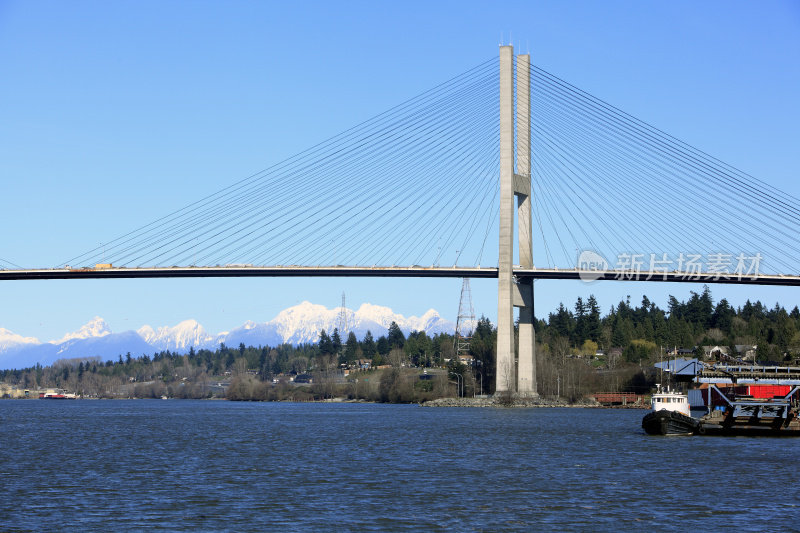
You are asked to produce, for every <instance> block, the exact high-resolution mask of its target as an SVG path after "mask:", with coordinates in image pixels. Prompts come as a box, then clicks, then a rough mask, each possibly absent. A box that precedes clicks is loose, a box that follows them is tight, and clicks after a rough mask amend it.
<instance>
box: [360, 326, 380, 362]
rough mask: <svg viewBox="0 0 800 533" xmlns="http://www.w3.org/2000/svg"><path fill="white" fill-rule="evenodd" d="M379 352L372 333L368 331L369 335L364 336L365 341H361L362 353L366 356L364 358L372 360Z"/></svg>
mask: <svg viewBox="0 0 800 533" xmlns="http://www.w3.org/2000/svg"><path fill="white" fill-rule="evenodd" d="M377 351H378V350H377V348H376V347H375V340H374V339H373V338H372V332H371V331H369V330H367V333H366V334H365V335H364V340H363V341H361V352H362V353H363V354H364V357H366V358H368V359H372V357H373V356H374V355H375V354H376V353H377Z"/></svg>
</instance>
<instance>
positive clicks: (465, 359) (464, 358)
mask: <svg viewBox="0 0 800 533" xmlns="http://www.w3.org/2000/svg"><path fill="white" fill-rule="evenodd" d="M458 362H459V363H461V364H462V365H467V366H472V365H473V364H475V358H474V357H472V356H471V355H459V356H458Z"/></svg>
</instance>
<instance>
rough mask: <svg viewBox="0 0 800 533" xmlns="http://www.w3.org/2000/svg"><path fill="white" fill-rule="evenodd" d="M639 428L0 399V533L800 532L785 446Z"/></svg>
mask: <svg viewBox="0 0 800 533" xmlns="http://www.w3.org/2000/svg"><path fill="white" fill-rule="evenodd" d="M644 414H645V411H641V410H601V409H566V408H564V409H557V408H548V409H487V408H483V409H481V408H424V407H418V406H415V405H380V404H324V403H309V404H292V403H235V402H225V401H191V400H170V401H161V400H133V401H114V400H108V401H103V400H100V401H88V400H87V401H83V400H76V401H61V402H58V401H39V400H7V401H0V502H1V503H0V530H2V531H44V530H56V529H62V530H67V531H140V530H145V529H147V530H159V531H264V530H272V531H296V530H314V531H319V530H331V531H385V530H391V531H397V530H411V531H445V530H447V531H450V530H452V531H497V530H517V531H554V530H558V531H586V530H599V531H605V530H609V531H610V530H615V531H617V530H641V531H645V530H655V529H660V530H666V531H687V530H693V529H699V528H703V529H709V528H710V529H713V530H717V529H725V530H735V531H798V528H800V469H799V468H798V459H800V439H786V438H784V439H777V438H747V437H736V438H732V437H654V436H648V435H646V434H645V433H644V432H643V431H642V430H641V427H640V424H641V418H642V416H643V415H644Z"/></svg>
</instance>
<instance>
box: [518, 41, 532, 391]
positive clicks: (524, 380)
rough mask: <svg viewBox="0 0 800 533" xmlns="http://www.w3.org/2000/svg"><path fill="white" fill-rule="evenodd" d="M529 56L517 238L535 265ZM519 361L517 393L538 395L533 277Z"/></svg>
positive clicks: (523, 308) (524, 298) (526, 261)
mask: <svg viewBox="0 0 800 533" xmlns="http://www.w3.org/2000/svg"><path fill="white" fill-rule="evenodd" d="M530 68H531V61H530V56H529V55H527V54H524V55H519V56H517V174H516V175H515V176H514V194H516V195H517V239H518V243H519V265H520V266H521V267H522V268H533V233H532V228H533V224H532V221H531V194H532V192H533V191H532V185H531V90H530V79H531V76H530ZM518 287H519V292H520V294H521V299H520V300H521V301H520V302H519V303H518V304H517V305H518V306H519V308H520V309H519V352H518V353H519V361H518V363H517V394H519V395H520V396H537V395H538V391H537V387H536V334H535V332H534V329H533V280H529V281H526V282H521V283H519V286H518Z"/></svg>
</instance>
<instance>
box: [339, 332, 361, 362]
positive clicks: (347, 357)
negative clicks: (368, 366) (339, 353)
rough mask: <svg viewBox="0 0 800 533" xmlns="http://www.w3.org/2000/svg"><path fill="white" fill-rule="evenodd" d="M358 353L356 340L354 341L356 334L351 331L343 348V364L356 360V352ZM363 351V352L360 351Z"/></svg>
mask: <svg viewBox="0 0 800 533" xmlns="http://www.w3.org/2000/svg"><path fill="white" fill-rule="evenodd" d="M357 351H358V339H356V334H355V333H353V332H352V331H351V332H350V333H348V334H347V342H346V343H345V346H344V352H343V354H344V357H343V358H344V361H343V362H345V363H351V362H353V361H355V360H356V352H357ZM362 351H363V350H362Z"/></svg>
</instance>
